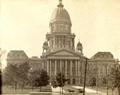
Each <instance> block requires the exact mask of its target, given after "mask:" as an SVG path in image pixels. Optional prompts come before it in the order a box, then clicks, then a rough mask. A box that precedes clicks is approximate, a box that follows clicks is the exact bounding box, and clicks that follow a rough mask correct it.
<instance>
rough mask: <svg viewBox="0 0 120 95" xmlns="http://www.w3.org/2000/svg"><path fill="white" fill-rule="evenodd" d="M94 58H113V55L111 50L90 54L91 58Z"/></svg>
mask: <svg viewBox="0 0 120 95" xmlns="http://www.w3.org/2000/svg"><path fill="white" fill-rule="evenodd" d="M96 58H104V59H105V58H106V59H113V58H114V57H113V54H112V53H111V52H97V53H96V54H95V55H93V56H92V59H96Z"/></svg>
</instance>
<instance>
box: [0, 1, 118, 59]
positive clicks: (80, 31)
mask: <svg viewBox="0 0 120 95" xmlns="http://www.w3.org/2000/svg"><path fill="white" fill-rule="evenodd" d="M57 4H58V0H1V5H2V6H1V17H2V19H1V21H2V33H0V34H1V35H2V44H1V46H0V47H2V49H4V50H6V51H9V50H24V51H25V52H26V54H27V55H28V56H29V57H31V56H39V57H40V55H41V53H42V44H43V42H44V41H45V35H46V33H47V32H49V22H50V17H51V14H52V12H53V10H54V9H55V8H56V7H57ZM63 4H64V8H65V9H66V10H67V11H68V12H69V15H70V17H71V21H72V33H75V35H76V38H75V43H77V42H78V40H80V41H81V43H82V44H83V52H84V55H85V56H87V57H91V56H93V55H94V54H95V53H97V52H98V51H110V52H112V54H113V55H114V57H115V58H120V0H63ZM0 42H1V41H0Z"/></svg>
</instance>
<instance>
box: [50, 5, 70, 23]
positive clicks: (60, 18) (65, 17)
mask: <svg viewBox="0 0 120 95" xmlns="http://www.w3.org/2000/svg"><path fill="white" fill-rule="evenodd" d="M53 22H63V23H68V24H70V25H71V20H70V16H69V14H68V12H67V10H66V9H65V8H63V5H62V3H60V4H59V5H58V6H57V8H56V9H55V10H54V11H53V13H52V16H51V20H50V23H53Z"/></svg>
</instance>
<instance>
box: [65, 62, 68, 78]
mask: <svg viewBox="0 0 120 95" xmlns="http://www.w3.org/2000/svg"><path fill="white" fill-rule="evenodd" d="M67 73H68V72H67V60H65V76H67Z"/></svg>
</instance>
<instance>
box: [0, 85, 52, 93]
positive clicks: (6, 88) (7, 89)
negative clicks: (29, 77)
mask: <svg viewBox="0 0 120 95" xmlns="http://www.w3.org/2000/svg"><path fill="white" fill-rule="evenodd" d="M39 91H40V88H38V87H37V88H35V87H34V88H33V89H32V88H31V87H27V88H24V89H17V90H15V89H13V88H12V87H11V86H2V93H3V94H29V93H30V92H39ZM41 91H43V92H45V91H46V92H47V91H48V92H49V91H51V88H50V86H44V87H42V89H41Z"/></svg>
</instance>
